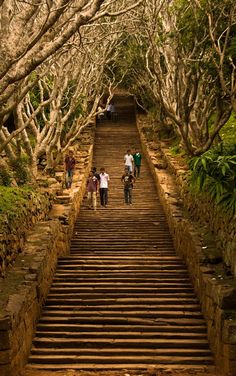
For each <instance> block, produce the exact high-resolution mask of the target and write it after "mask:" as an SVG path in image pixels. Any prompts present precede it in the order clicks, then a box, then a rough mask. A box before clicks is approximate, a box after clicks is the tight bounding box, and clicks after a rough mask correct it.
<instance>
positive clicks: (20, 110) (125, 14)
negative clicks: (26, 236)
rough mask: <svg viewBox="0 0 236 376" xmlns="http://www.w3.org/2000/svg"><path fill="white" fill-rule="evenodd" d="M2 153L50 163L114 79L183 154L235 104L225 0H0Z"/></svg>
mask: <svg viewBox="0 0 236 376" xmlns="http://www.w3.org/2000/svg"><path fill="white" fill-rule="evenodd" d="M0 29H1V33H0V153H1V155H4V156H5V158H4V163H6V161H7V163H9V164H11V163H14V161H16V160H18V159H20V158H22V157H24V156H25V155H27V156H28V157H27V158H28V161H27V163H28V167H29V169H30V171H31V174H32V176H34V177H35V176H37V166H38V160H39V158H41V157H42V156H44V157H45V158H46V167H47V168H51V167H53V166H55V164H57V163H58V160H59V158H60V157H61V155H62V154H63V153H64V152H65V151H66V150H67V149H68V148H69V147H70V146H71V145H72V144H73V143H74V141H75V140H76V138H77V137H78V136H79V134H80V132H81V131H82V130H83V129H84V128H85V127H87V126H88V125H89V124H90V123H91V120H92V119H93V118H94V116H96V114H97V112H98V104H99V102H100V101H101V98H102V97H104V94H105V93H106V97H107V98H108V101H109V100H110V98H111V97H112V89H114V87H115V86H117V85H121V86H122V87H125V88H126V89H128V90H129V92H130V93H133V94H134V95H135V96H136V99H137V101H138V102H139V103H140V105H141V106H142V107H144V108H145V110H146V111H150V109H152V110H153V109H155V111H153V113H154V114H155V120H156V121H158V122H159V123H161V124H162V125H163V126H170V125H171V127H173V129H174V131H175V132H176V133H177V134H178V135H179V138H180V143H181V145H182V147H183V148H184V149H185V150H186V152H187V153H188V154H189V155H190V156H198V155H201V154H203V153H204V152H205V151H207V150H208V149H209V148H210V147H211V146H212V144H213V143H214V141H215V140H216V138H217V137H219V134H220V130H221V129H222V127H223V126H224V125H225V124H226V122H227V121H228V119H229V118H230V115H231V114H232V111H236V83H235V68H236V33H235V30H236V4H235V2H234V1H232V0H223V1H218V0H214V1H213V0H191V1H190V0H168V1H166V0H148V1H145V0H116V1H115V0H89V1H85V0H73V1H72V0H55V1H51V0H37V1H34V0H28V1H22V0H2V1H0Z"/></svg>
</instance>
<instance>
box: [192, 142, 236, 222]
mask: <svg viewBox="0 0 236 376" xmlns="http://www.w3.org/2000/svg"><path fill="white" fill-rule="evenodd" d="M235 149H236V147H235V145H230V146H228V147H223V146H222V145H221V146H218V147H216V148H214V149H211V150H209V151H207V152H206V153H204V154H203V155H201V156H200V157H195V158H192V159H191V160H190V163H189V166H190V169H191V171H192V174H191V187H192V188H193V189H195V190H197V191H198V192H199V191H203V192H207V194H208V195H210V197H211V198H212V200H214V202H216V204H217V205H220V206H221V207H222V208H223V209H224V210H226V211H227V212H228V213H229V214H233V215H235V214H236V150H235Z"/></svg>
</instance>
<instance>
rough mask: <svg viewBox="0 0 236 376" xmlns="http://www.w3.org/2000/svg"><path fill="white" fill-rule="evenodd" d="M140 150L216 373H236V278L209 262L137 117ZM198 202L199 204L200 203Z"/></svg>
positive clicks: (229, 375)
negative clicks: (198, 309) (202, 321)
mask: <svg viewBox="0 0 236 376" xmlns="http://www.w3.org/2000/svg"><path fill="white" fill-rule="evenodd" d="M137 123H138V129H139V132H140V137H141V142H142V147H143V153H144V154H145V155H146V157H147V160H148V162H149V165H150V168H151V171H152V174H153V177H154V179H155V182H156V186H157V190H158V192H159V197H160V200H161V202H162V205H163V207H164V210H165V213H166V216H167V220H168V224H169V228H170V232H171V234H172V237H173V241H174V244H175V248H176V251H177V253H178V254H179V255H180V256H181V257H183V259H184V260H185V262H186V264H187V266H188V269H189V273H190V276H191V279H192V283H193V285H194V288H195V291H196V294H197V296H198V298H199V300H200V303H201V307H202V312H203V315H204V317H205V319H206V323H207V330H208V339H209V343H210V347H211V350H212V352H213V354H214V358H215V362H216V365H217V368H218V370H219V373H220V374H222V375H227V376H236V281H235V279H234V277H233V276H232V275H226V274H224V273H223V272H222V270H221V269H218V266H217V265H214V264H211V263H209V260H208V259H207V258H206V254H205V252H204V250H205V249H206V247H211V246H212V245H211V244H208V243H207V242H206V240H204V239H203V237H202V236H201V232H200V231H199V230H198V225H197V223H193V222H192V221H190V220H189V218H188V216H186V210H185V208H184V203H183V200H182V199H181V197H180V195H179V191H178V186H177V184H176V179H175V177H174V175H173V174H172V173H170V171H169V170H168V169H167V168H166V167H167V164H166V161H165V160H160V159H158V163H157V154H158V158H159V157H160V153H159V151H158V150H157V149H158V148H155V147H154V148H153V143H152V142H147V140H146V139H145V137H144V134H143V133H142V131H141V129H142V121H141V120H140V119H138V120H137ZM199 205H200V203H199Z"/></svg>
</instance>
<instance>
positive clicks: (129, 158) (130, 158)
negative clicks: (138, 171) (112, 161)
mask: <svg viewBox="0 0 236 376" xmlns="http://www.w3.org/2000/svg"><path fill="white" fill-rule="evenodd" d="M124 162H125V167H127V168H128V170H129V172H132V171H133V165H134V158H133V156H132V154H131V151H130V149H129V150H127V154H125V156H124Z"/></svg>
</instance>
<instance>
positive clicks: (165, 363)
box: [27, 355, 213, 371]
mask: <svg viewBox="0 0 236 376" xmlns="http://www.w3.org/2000/svg"><path fill="white" fill-rule="evenodd" d="M156 361H157V362H156V363H154V365H158V366H159V365H161V368H162V369H163V368H165V369H166V370H169V369H170V366H173V369H175V370H179V371H181V370H182V371H183V369H184V370H185V371H186V369H187V368H188V366H189V368H190V370H191V371H192V370H193V368H194V370H197V369H198V367H199V370H202V366H203V365H208V364H210V365H212V363H213V359H212V358H211V357H209V358H204V359H203V358H202V356H200V357H198V356H196V357H195V356H193V357H192V358H186V357H184V356H183V357H180V356H179V357H178V358H173V356H172V355H171V356H160V357H159V359H157V358H156ZM193 366H194V367H193ZM27 368H28V369H29V370H31V369H32V370H34V369H38V370H54V371H55V370H62V369H64V370H68V369H73V370H79V371H81V370H83V371H85V370H86V371H108V370H109V371H124V370H127V369H128V370H136V371H137V370H139V371H140V370H147V364H146V363H135V364H132V363H120V364H117V363H115V364H114V363H112V359H110V361H108V362H107V363H106V364H104V363H103V364H99V363H97V362H96V363H80V364H76V363H66V364H58V363H57V362H56V363H55V364H48V363H46V362H43V361H42V365H41V364H37V363H31V364H29V365H28V366H27Z"/></svg>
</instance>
